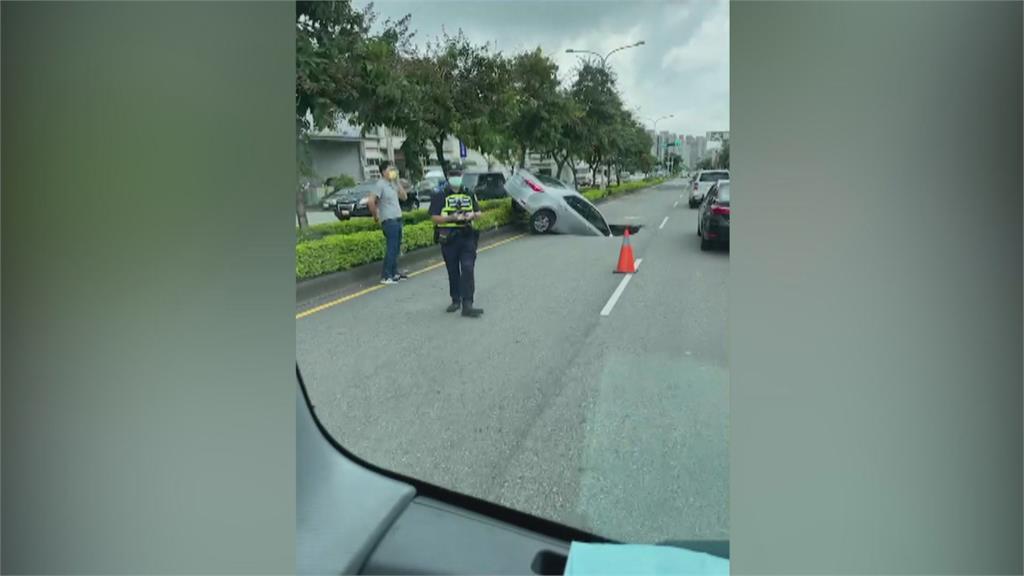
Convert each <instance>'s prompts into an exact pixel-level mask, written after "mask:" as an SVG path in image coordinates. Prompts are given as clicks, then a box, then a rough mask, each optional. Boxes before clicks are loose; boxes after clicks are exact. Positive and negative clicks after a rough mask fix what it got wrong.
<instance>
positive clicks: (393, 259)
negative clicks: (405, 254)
mask: <svg viewBox="0 0 1024 576" xmlns="http://www.w3.org/2000/svg"><path fill="white" fill-rule="evenodd" d="M381 228H382V229H383V230H384V238H385V240H387V243H386V248H385V252H384V269H383V270H382V271H381V278H394V277H395V276H398V252H399V251H400V250H401V248H402V219H401V218H393V219H391V220H385V221H384V222H381Z"/></svg>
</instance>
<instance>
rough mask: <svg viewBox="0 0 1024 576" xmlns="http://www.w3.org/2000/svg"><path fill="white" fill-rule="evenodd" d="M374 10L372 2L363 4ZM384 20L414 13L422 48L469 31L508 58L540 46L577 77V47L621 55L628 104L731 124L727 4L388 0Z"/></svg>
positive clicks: (695, 124)
mask: <svg viewBox="0 0 1024 576" xmlns="http://www.w3.org/2000/svg"><path fill="white" fill-rule="evenodd" d="M353 4H355V5H357V6H365V5H366V4H367V2H365V1H360V0H354V1H353ZM373 5H374V10H375V11H376V12H377V13H378V14H379V15H380V17H381V19H383V18H392V19H395V18H400V17H402V16H404V15H406V14H411V15H412V25H411V27H412V29H413V30H414V31H415V32H416V44H421V43H422V42H423V41H425V40H427V39H431V38H434V37H436V36H437V35H438V34H440V33H441V30H442V29H445V30H448V31H449V32H455V31H456V30H458V29H459V28H461V29H462V30H463V31H464V32H465V33H466V35H467V36H468V37H469V38H470V40H472V41H473V42H475V43H484V42H490V43H491V44H492V46H494V47H496V49H497V50H498V51H500V52H502V53H504V54H506V55H508V54H513V53H516V52H520V51H525V50H529V49H532V48H534V47H536V46H540V47H541V49H542V50H543V51H544V52H545V53H546V54H548V55H549V56H551V57H552V58H553V59H554V61H555V62H556V63H557V64H558V66H559V76H560V77H561V78H562V79H563V80H569V79H571V78H572V75H573V72H572V70H573V68H575V67H576V66H577V65H578V63H579V61H580V60H579V57H577V56H575V55H572V54H566V53H565V50H566V49H567V48H575V49H581V50H593V51H595V52H600V53H602V54H604V53H607V52H608V51H609V50H612V49H613V48H616V47H618V46H622V45H624V44H631V43H633V42H637V41H639V40H643V41H644V42H645V45H643V46H640V47H637V48H632V49H629V50H622V51H620V52H616V53H615V54H614V55H613V56H611V57H610V58H609V59H608V63H609V65H610V66H611V68H612V69H613V70H614V71H615V73H616V75H617V76H618V86H619V91H620V93H621V94H622V96H623V99H624V101H625V103H626V107H627V108H630V109H636V108H637V107H639V111H638V116H639V117H640V118H641V119H642V120H643V121H644V123H645V124H646V125H647V126H648V127H651V124H652V121H653V119H654V118H657V117H659V116H663V115H665V114H674V115H675V117H674V118H670V119H666V120H661V121H660V122H658V130H659V131H661V130H669V131H672V132H677V133H681V134H684V135H686V134H693V135H703V134H704V133H705V132H707V131H709V130H728V129H729V5H728V2H727V1H726V0H632V1H629V0H575V1H536V0H469V1H466V0H446V1H436V0H416V1H398V0H378V1H376V2H374V3H373Z"/></svg>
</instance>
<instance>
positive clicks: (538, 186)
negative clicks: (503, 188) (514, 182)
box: [523, 178, 544, 192]
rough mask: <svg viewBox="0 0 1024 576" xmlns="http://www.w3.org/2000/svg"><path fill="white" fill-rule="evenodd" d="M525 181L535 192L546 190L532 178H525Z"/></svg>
mask: <svg viewBox="0 0 1024 576" xmlns="http://www.w3.org/2000/svg"><path fill="white" fill-rule="evenodd" d="M523 182H526V185H527V186H529V187H530V188H531V189H532V190H533V191H534V192H543V191H544V189H543V188H541V186H540V184H537V183H536V182H534V181H532V180H530V179H528V178H523Z"/></svg>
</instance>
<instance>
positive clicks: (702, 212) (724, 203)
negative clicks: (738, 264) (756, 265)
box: [697, 180, 732, 250]
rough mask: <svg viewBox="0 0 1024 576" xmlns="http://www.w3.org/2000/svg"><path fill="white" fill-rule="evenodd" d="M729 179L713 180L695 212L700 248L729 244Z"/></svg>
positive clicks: (705, 248)
mask: <svg viewBox="0 0 1024 576" xmlns="http://www.w3.org/2000/svg"><path fill="white" fill-rule="evenodd" d="M731 212H732V211H731V209H730V206H729V181H728V180H719V181H718V182H715V184H714V186H712V187H711V190H709V191H708V193H707V195H706V196H705V197H704V201H703V202H701V203H700V209H699V211H698V213H697V235H698V236H700V249H701V250H709V249H711V247H712V246H713V245H716V244H717V245H721V246H728V245H729V217H730V216H731Z"/></svg>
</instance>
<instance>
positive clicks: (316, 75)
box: [295, 0, 410, 228]
mask: <svg viewBox="0 0 1024 576" xmlns="http://www.w3.org/2000/svg"><path fill="white" fill-rule="evenodd" d="M295 8H296V10H295V23H296V34H295V42H296V44H295V56H296V58H295V119H296V133H297V138H296V142H297V145H298V146H299V147H300V148H301V150H300V151H299V158H298V159H299V167H300V173H301V171H303V170H304V171H306V172H307V173H311V168H310V166H309V165H308V164H306V163H305V162H307V160H308V158H307V155H308V152H307V151H306V150H305V149H306V147H307V145H308V132H309V130H310V129H312V128H314V127H316V128H320V129H326V128H329V127H331V126H333V125H334V124H335V123H336V121H337V119H338V115H339V114H347V115H350V116H351V117H352V118H353V120H354V121H355V122H356V123H358V124H361V125H363V126H367V125H378V124H385V123H387V121H388V120H391V119H392V117H393V116H394V114H395V110H400V104H401V102H402V98H403V92H402V88H403V85H402V82H401V77H400V75H399V74H398V71H399V70H398V66H397V64H398V62H399V60H400V58H399V56H400V51H402V50H404V49H407V45H408V40H409V39H410V36H409V33H408V23H409V16H406V17H404V18H402V19H400V20H398V21H395V22H392V21H390V20H388V21H385V23H384V27H383V30H382V31H381V32H379V33H378V34H375V35H374V34H371V33H370V30H371V27H372V25H373V23H374V21H375V18H376V16H375V14H374V12H373V5H372V4H371V5H369V6H367V7H366V8H364V9H363V10H355V9H353V8H352V5H351V3H350V2H349V0H337V1H328V2H310V1H299V2H296V4H295ZM304 200H305V199H304V198H303V193H302V188H301V187H297V191H296V214H297V216H298V220H299V226H300V227H303V228H305V227H306V226H307V225H308V220H307V219H306V210H305V201H304Z"/></svg>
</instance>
